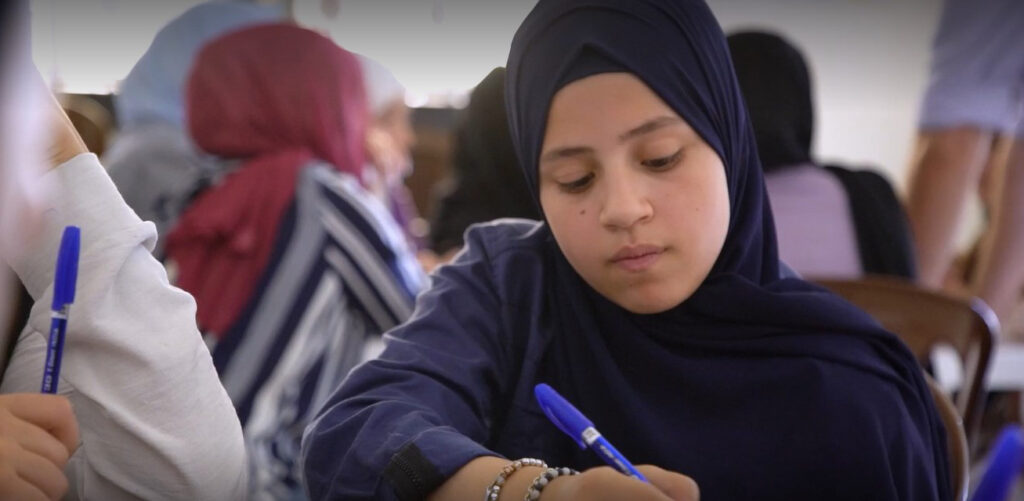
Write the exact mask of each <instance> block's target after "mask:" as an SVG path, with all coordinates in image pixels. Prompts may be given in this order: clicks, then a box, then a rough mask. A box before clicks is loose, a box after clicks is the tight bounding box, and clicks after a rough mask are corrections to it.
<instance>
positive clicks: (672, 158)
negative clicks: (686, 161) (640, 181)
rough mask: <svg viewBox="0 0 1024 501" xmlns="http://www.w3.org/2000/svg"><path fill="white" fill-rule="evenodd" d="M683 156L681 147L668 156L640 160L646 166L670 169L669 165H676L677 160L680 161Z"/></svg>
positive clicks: (656, 168)
mask: <svg viewBox="0 0 1024 501" xmlns="http://www.w3.org/2000/svg"><path fill="white" fill-rule="evenodd" d="M682 156H683V150H682V149H681V148H680V149H679V150H678V151H676V152H675V153H673V154H671V155H669V156H667V157H661V158H655V159H652V160H644V161H642V162H640V164H641V165H643V166H644V167H650V168H652V169H655V170H658V169H668V168H669V167H672V166H673V165H675V164H676V162H678V161H679V158H680V157H682Z"/></svg>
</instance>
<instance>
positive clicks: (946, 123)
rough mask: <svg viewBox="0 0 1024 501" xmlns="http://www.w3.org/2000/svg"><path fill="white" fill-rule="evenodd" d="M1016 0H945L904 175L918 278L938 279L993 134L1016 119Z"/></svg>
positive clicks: (1019, 16) (1019, 6)
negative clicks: (914, 142) (914, 147)
mask: <svg viewBox="0 0 1024 501" xmlns="http://www.w3.org/2000/svg"><path fill="white" fill-rule="evenodd" d="M1021 23H1024V3H1022V2H1020V1H1019V0H987V1H985V2H974V1H972V0H945V2H944V3H943V11H942V16H941V17H940V19H939V24H938V29H937V30H936V33H935V39H934V43H933V46H932V61H931V67H930V75H929V81H928V89H927V91H926V93H925V96H924V100H923V103H922V106H921V116H920V118H919V123H918V131H919V134H918V144H917V150H916V154H915V156H914V160H913V161H912V162H911V163H912V165H911V169H910V175H911V177H910V180H909V183H908V207H907V210H908V216H909V218H910V223H911V230H912V231H913V232H914V242H915V244H916V247H917V257H918V270H919V280H920V282H921V283H922V284H923V285H925V286H929V287H939V286H940V285H941V284H942V280H943V278H944V276H945V274H946V271H947V268H948V267H949V266H950V264H951V263H952V260H953V256H954V252H955V249H954V241H955V236H956V233H957V230H958V227H959V225H958V224H957V223H958V222H959V220H960V217H961V215H962V214H963V212H964V208H965V206H966V203H967V200H968V199H969V195H970V194H972V193H974V192H975V190H976V188H977V187H978V182H979V180H980V177H981V175H982V172H983V171H984V170H985V166H986V164H987V163H988V162H989V161H990V158H989V157H990V155H991V154H992V153H993V151H992V143H993V139H994V138H995V137H996V136H997V135H998V134H1000V133H1009V134H1012V131H1013V130H1014V128H1013V127H1014V124H1015V123H1016V119H1017V114H1018V110H1017V109H1016V107H1017V106H1018V104H1019V98H1020V97H1019V96H1020V89H1019V88H1018V85H1019V81H1020V78H1021V76H1020V75H1021V69H1022V67H1021V63H1022V61H1021V55H1020V53H1019V50H1018V48H1019V47H1021V43H1024V37H1022V32H1021V30H1020V26H1021Z"/></svg>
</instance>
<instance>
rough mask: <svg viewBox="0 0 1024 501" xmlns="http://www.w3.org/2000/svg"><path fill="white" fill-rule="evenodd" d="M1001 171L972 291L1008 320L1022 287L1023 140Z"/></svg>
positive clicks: (1023, 238)
mask: <svg viewBox="0 0 1024 501" xmlns="http://www.w3.org/2000/svg"><path fill="white" fill-rule="evenodd" d="M1004 172H1005V174H1004V178H1003V183H1002V189H1001V193H1000V195H999V198H998V205H997V206H996V210H995V214H993V219H992V222H991V238H989V239H988V241H987V242H986V243H985V245H984V246H983V247H982V249H981V255H980V257H979V261H978V272H977V273H976V274H975V280H974V284H973V287H972V289H973V290H974V293H975V294H976V295H977V296H979V297H981V298H982V299H984V300H985V302H987V303H988V304H989V306H991V307H992V309H993V310H995V312H996V315H997V316H999V318H1000V320H1003V321H1007V320H1009V318H1010V315H1011V314H1012V312H1013V309H1014V307H1015V306H1016V305H1017V303H1018V302H1019V301H1020V296H1021V289H1022V288H1024V137H1019V138H1017V139H1016V140H1015V141H1014V142H1013V146H1012V147H1011V149H1010V153H1009V155H1008V156H1007V159H1006V165H1005V167H1004ZM1014 341H1024V339H1015V340H1014Z"/></svg>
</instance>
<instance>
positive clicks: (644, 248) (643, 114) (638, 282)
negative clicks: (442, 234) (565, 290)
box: [539, 73, 729, 313]
mask: <svg viewBox="0 0 1024 501" xmlns="http://www.w3.org/2000/svg"><path fill="white" fill-rule="evenodd" d="M539 171H540V172H539V187H540V201H541V207H542V208H543V209H544V215H545V217H546V218H547V221H548V223H549V225H550V226H551V231H552V232H553V233H554V235H555V239H556V240H557V241H558V245H559V247H560V248H561V249H562V252H563V253H564V254H565V256H566V258H567V259H568V260H569V263H570V264H572V266H573V268H575V269H576V271H577V272H578V273H579V274H580V276H582V277H583V279H584V280H585V281H586V282H587V283H588V284H590V286H591V287H593V288H594V289H596V290H597V291H598V292H600V293H601V294H602V295H604V296H605V297H607V298H608V299H610V300H611V301H612V302H614V303H616V304H618V305H619V306H622V307H623V308H625V309H627V310H629V311H631V312H634V313H658V312H662V311H665V310H668V309H670V308H672V307H674V306H676V305H678V304H679V303H681V302H683V301H684V300H686V298H688V297H690V295H691V294H693V292H694V291H695V290H696V289H697V287H698V286H699V285H700V284H701V282H703V281H704V279H705V277H707V275H708V273H709V272H710V271H711V267H712V266H713V265H714V263H715V260H716V259H717V258H718V253H719V252H720V251H721V249H722V244H723V242H724V241H725V235H726V232H727V230H728V226H729V193H728V188H727V185H726V179H725V168H724V167H723V165H722V160H721V159H720V158H719V157H718V154H717V153H716V152H715V151H714V150H713V149H712V148H711V147H710V146H708V144H707V143H706V142H704V140H703V139H702V138H701V137H700V136H699V135H698V134H697V133H696V132H694V130H693V129H692V128H690V126H689V124H687V123H686V122H685V121H684V120H683V119H682V118H681V117H680V116H679V115H678V114H676V113H675V112H674V111H673V110H672V108H670V107H669V106H668V105H667V104H665V103H664V102H663V101H662V100H661V99H660V98H659V97H658V96H657V95H656V94H655V93H654V92H653V91H651V89H649V88H648V87H647V86H646V85H645V84H644V83H643V82H642V81H640V79H638V78H637V77H635V76H633V75H632V74H629V73H603V74H598V75H594V76H590V77H586V78H583V79H580V80H577V81H575V82H572V83H570V84H569V85H566V86H565V87H563V88H562V89H561V90H559V91H558V93H556V94H555V97H554V99H552V101H551V109H550V111H549V112H548V122H547V131H546V133H545V136H544V145H543V148H542V150H541V157H540V163H539Z"/></svg>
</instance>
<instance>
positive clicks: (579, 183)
mask: <svg viewBox="0 0 1024 501" xmlns="http://www.w3.org/2000/svg"><path fill="white" fill-rule="evenodd" d="M592 179H594V174H593V173H590V174H587V175H586V176H583V177H581V178H579V179H577V180H575V181H570V182H568V183H558V185H559V186H560V187H561V188H562V190H563V191H565V192H567V193H579V192H581V191H583V190H585V189H587V186H589V185H590V181H591V180H592Z"/></svg>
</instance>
